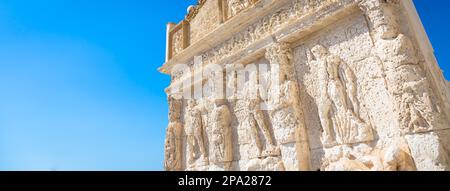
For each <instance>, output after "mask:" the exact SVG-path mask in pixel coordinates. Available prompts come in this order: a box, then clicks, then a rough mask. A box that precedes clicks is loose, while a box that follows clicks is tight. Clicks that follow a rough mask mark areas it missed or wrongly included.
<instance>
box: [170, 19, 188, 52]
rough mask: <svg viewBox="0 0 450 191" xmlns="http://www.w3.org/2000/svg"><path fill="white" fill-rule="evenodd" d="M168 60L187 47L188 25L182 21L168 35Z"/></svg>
mask: <svg viewBox="0 0 450 191" xmlns="http://www.w3.org/2000/svg"><path fill="white" fill-rule="evenodd" d="M169 46H170V47H169V59H171V58H172V57H174V56H175V55H177V54H178V53H180V52H181V51H183V50H184V49H185V48H187V47H188V46H189V24H188V23H187V22H186V21H182V22H181V23H179V24H178V25H176V26H175V27H174V28H173V29H172V30H171V31H170V33H169Z"/></svg>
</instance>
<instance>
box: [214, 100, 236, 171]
mask: <svg viewBox="0 0 450 191" xmlns="http://www.w3.org/2000/svg"><path fill="white" fill-rule="evenodd" d="M211 115H212V124H211V128H212V134H211V136H212V137H211V140H212V143H211V145H212V148H211V149H212V152H213V154H212V156H211V162H212V163H214V164H215V165H217V166H219V167H222V168H223V169H224V170H229V167H230V164H231V162H232V161H233V149H232V144H233V143H232V133H231V112H230V109H229V108H228V106H227V105H226V104H225V102H224V100H222V99H217V100H215V104H214V109H213V111H212V114H211Z"/></svg>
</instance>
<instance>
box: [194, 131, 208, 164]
mask: <svg viewBox="0 0 450 191" xmlns="http://www.w3.org/2000/svg"><path fill="white" fill-rule="evenodd" d="M202 134H203V132H201V131H200V132H198V133H197V134H196V135H195V139H196V140H197V143H198V147H199V149H200V155H201V156H200V157H202V158H203V159H205V158H206V149H205V142H204V139H203V135H202Z"/></svg>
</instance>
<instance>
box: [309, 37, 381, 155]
mask: <svg viewBox="0 0 450 191" xmlns="http://www.w3.org/2000/svg"><path fill="white" fill-rule="evenodd" d="M311 52H312V54H313V55H314V57H315V59H316V60H315V62H316V64H317V67H318V68H319V70H318V71H319V72H318V80H319V84H320V85H319V86H320V87H319V88H320V99H319V101H318V107H319V108H318V110H319V117H320V121H321V124H322V128H323V135H322V142H323V144H324V146H326V147H331V146H335V145H342V144H351V143H361V142H368V141H372V140H373V139H374V137H373V133H372V128H371V126H370V125H369V124H368V123H367V122H364V121H363V120H362V119H361V117H360V116H359V102H358V99H357V95H356V92H357V91H356V76H355V73H354V72H353V70H352V69H351V68H349V66H348V65H347V64H346V63H345V62H344V61H343V60H342V59H341V58H339V57H338V56H335V55H332V54H330V53H329V52H328V50H327V49H326V48H325V47H323V46H322V45H316V46H315V47H313V48H312V50H311Z"/></svg>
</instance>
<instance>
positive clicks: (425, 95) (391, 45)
mask: <svg viewBox="0 0 450 191" xmlns="http://www.w3.org/2000/svg"><path fill="white" fill-rule="evenodd" d="M397 4H398V0H390V1H379V0H361V1H360V7H361V8H362V9H363V10H364V11H365V13H366V15H367V17H368V19H369V20H370V21H371V23H372V25H373V28H374V31H375V33H374V38H375V51H374V53H375V55H376V56H377V57H379V59H381V61H382V62H383V65H384V68H385V70H386V79H387V80H386V81H387V83H388V89H389V92H390V93H391V95H392V96H393V97H394V99H395V104H396V106H395V107H396V112H397V114H398V115H399V118H400V123H401V127H400V128H401V129H402V130H403V131H404V132H406V133H408V132H424V131H428V130H431V128H436V127H433V126H435V124H436V121H437V120H438V119H437V116H440V115H441V114H439V112H440V111H439V110H440V108H438V107H437V105H439V104H436V103H435V100H436V97H435V95H434V92H433V91H432V90H431V86H430V82H429V81H428V79H427V77H426V74H425V72H424V70H423V68H422V66H421V64H420V61H419V58H418V56H417V50H416V49H415V48H414V45H413V43H412V41H411V39H410V38H409V37H407V36H406V35H404V34H402V33H400V29H399V25H398V23H397V21H396V17H395V13H394V12H395V8H396V6H397ZM444 113H445V111H444Z"/></svg>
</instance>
